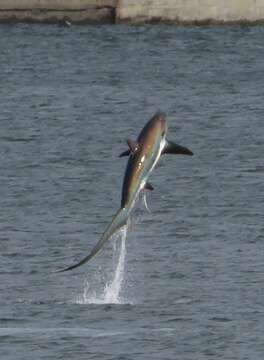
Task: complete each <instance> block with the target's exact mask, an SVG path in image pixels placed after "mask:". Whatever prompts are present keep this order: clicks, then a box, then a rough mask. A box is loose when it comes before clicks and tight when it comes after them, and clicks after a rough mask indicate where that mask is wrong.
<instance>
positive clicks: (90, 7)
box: [0, 0, 264, 25]
mask: <svg viewBox="0 0 264 360" xmlns="http://www.w3.org/2000/svg"><path fill="white" fill-rule="evenodd" d="M263 20H264V0H140V1H138V0H0V22H46V23H60V22H61V23H66V24H68V25H69V24H71V23H117V22H130V23H142V22H143V23H144V22H172V23H179V24H219V23H220V24H221V23H240V22H241V23H261V22H263Z"/></svg>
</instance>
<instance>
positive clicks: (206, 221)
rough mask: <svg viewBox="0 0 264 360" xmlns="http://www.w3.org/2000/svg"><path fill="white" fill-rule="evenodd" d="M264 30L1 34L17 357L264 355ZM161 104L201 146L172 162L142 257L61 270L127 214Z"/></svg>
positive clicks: (1, 187) (8, 29)
mask: <svg viewBox="0 0 264 360" xmlns="http://www.w3.org/2000/svg"><path fill="white" fill-rule="evenodd" d="M263 38H264V28H262V27H254V28H246V27H245V28H240V27H233V28H231V27H230V28H229V27H226V28H225V27H222V28H177V27H166V26H154V27H151V26H146V27H125V26H101V27H89V26H87V27H75V26H72V27H70V28H62V27H57V26H47V27H46V26H25V25H24V26H22V25H18V26H1V27H0V66H1V71H0V83H1V87H0V109H1V112H0V164H1V171H0V199H1V200H0V201H1V206H0V241H1V242H0V244H1V251H0V296H1V298H0V351H1V359H5V360H13V359H19V360H24V359H25V360H31V359H105V360H106V359H120V360H121V359H124V360H132V359H133V360H134V359H170V360H175V359H177V360H193V359H239V360H241V359H263V355H264V342H263V333H264V261H263V260H264V244H263V234H264V215H263V214H264V211H263V210H264V163H263V152H264V145H263V137H264V115H263V114H264V112H263V103H264V101H263V95H264V91H263V84H264V63H263V59H264V42H263ZM157 109H161V110H163V111H165V112H166V113H167V115H168V123H169V136H170V139H173V140H175V141H177V142H178V143H181V144H183V145H185V146H188V147H189V148H190V149H192V150H193V152H194V153H195V156H194V157H192V158H190V157H180V156H167V157H166V158H165V157H164V159H163V160H162V163H161V166H160V167H159V168H158V169H156V170H155V172H154V173H153V175H152V177H151V182H152V184H153V186H154V187H155V191H153V192H152V193H151V194H148V203H149V207H150V208H151V210H152V213H150V214H149V213H147V212H146V211H145V210H144V207H143V206H142V201H141V200H140V201H139V203H138V206H137V209H136V211H135V213H134V216H133V219H132V225H131V229H130V230H129V232H128V237H127V239H126V252H125V251H124V250H123V251H121V255H120V239H117V240H115V241H112V242H111V244H110V243H109V244H108V245H107V246H106V247H105V249H104V250H103V251H102V253H101V254H100V255H99V256H98V257H97V258H96V259H94V261H93V262H91V263H90V264H87V265H86V266H83V267H82V268H79V269H78V270H76V271H74V272H69V273H64V274H56V275H55V274H52V273H51V271H52V270H54V269H57V268H59V267H63V266H66V265H69V264H71V263H73V262H74V261H78V260H79V259H80V258H81V257H82V256H84V255H86V254H87V253H88V251H89V250H90V249H91V247H92V246H93V245H94V244H95V242H96V241H97V240H98V238H99V236H100V235H101V233H102V232H103V230H104V228H105V226H106V225H107V223H108V222H109V221H110V220H111V217H112V216H113V214H114V213H115V211H116V210H117V208H118V206H119V202H120V191H121V186H122V178H123V173H124V169H125V163H126V160H125V159H119V158H118V154H119V153H120V152H121V151H123V150H125V149H126V145H125V139H126V138H127V137H131V138H135V137H136V136H137V134H138V132H139V130H140V129H141V128H142V126H143V125H144V124H145V122H146V121H147V120H148V119H149V117H150V116H151V115H152V114H153V113H154V112H155V111H156V110H157ZM124 240H125V239H124V238H123V245H124ZM114 243H115V244H116V245H115V246H113V244H114ZM122 256H123V257H124V259H123V260H124V264H122ZM120 257H121V258H120ZM117 265H119V266H120V267H119V268H117ZM115 276H117V277H118V276H119V278H118V279H116V283H115V284H113V279H114V277H115ZM113 285H115V286H114V287H113ZM111 286H112V288H111V289H110V290H109V287H111ZM106 295H107V296H108V297H107V296H106ZM110 295H111V296H112V297H111V296H110ZM107 299H108V300H107ZM109 299H110V300H109ZM111 299H112V300H111ZM111 303H113V304H111Z"/></svg>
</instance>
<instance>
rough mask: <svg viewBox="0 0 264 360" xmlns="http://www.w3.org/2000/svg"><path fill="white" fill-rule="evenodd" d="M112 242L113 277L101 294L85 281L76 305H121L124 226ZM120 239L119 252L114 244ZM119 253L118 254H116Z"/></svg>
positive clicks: (124, 241)
mask: <svg viewBox="0 0 264 360" xmlns="http://www.w3.org/2000/svg"><path fill="white" fill-rule="evenodd" d="M115 236H116V239H115V242H114V259H115V258H117V255H118V258H117V265H116V268H115V270H114V276H113V279H112V280H111V281H109V282H108V283H106V284H105V286H104V289H103V292H101V293H99V294H98V292H97V291H96V290H91V289H90V284H89V282H88V281H87V282H86V284H85V287H84V291H83V294H82V295H81V296H79V297H78V298H77V301H76V302H77V303H78V304H122V299H121V296H120V292H121V288H122V284H123V280H124V273H125V257H126V237H127V226H124V227H123V228H122V229H120V230H119V231H118V233H117V234H116V235H115ZM120 237H121V244H120V250H119V249H118V248H119V246H116V245H117V244H116V242H117V241H118V240H119V238H120ZM118 251H119V254H117V253H118Z"/></svg>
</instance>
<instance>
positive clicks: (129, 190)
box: [56, 112, 193, 272]
mask: <svg viewBox="0 0 264 360" xmlns="http://www.w3.org/2000/svg"><path fill="white" fill-rule="evenodd" d="M166 135H167V123H166V119H165V114H164V113H162V112H157V113H156V114H155V115H154V116H153V117H152V118H151V119H150V120H149V121H148V122H147V124H146V125H145V126H144V128H143V129H142V130H141V132H140V134H139V136H138V138H137V141H133V140H130V139H129V140H127V144H128V150H126V151H124V152H123V153H121V154H120V157H122V156H129V159H128V163H127V167H126V171H125V176H124V181H123V188H122V197H121V206H120V209H119V210H118V211H117V213H116V215H115V216H114V217H113V220H112V222H111V223H110V224H109V225H108V227H107V228H106V230H105V232H104V233H103V235H102V237H101V239H100V240H99V241H98V243H97V244H96V245H95V246H94V248H93V249H92V251H91V252H90V253H89V255H87V256H86V257H85V258H83V259H82V260H81V261H80V262H78V263H77V264H74V265H71V266H69V267H67V268H65V269H62V270H57V271H56V272H63V271H69V270H73V269H75V268H77V267H79V266H81V265H83V264H84V263H86V262H87V261H89V260H91V259H92V258H93V257H94V256H95V255H97V254H98V253H99V251H100V250H101V249H102V247H103V245H104V244H105V243H106V242H107V240H109V239H110V238H111V237H112V235H113V234H114V233H115V232H116V231H117V230H119V229H120V228H121V227H123V226H125V225H126V224H127V222H128V219H129V215H130V213H131V211H132V209H133V207H134V204H135V202H136V200H137V198H138V195H139V193H140V192H141V191H142V190H145V189H148V190H153V187H152V185H151V184H150V183H149V182H148V178H149V175H150V174H151V172H152V170H153V169H154V168H155V166H156V165H157V163H158V161H159V159H160V157H161V155H163V154H183V155H193V153H192V151H191V150H189V149H187V148H186V147H183V146H181V145H177V144H175V143H173V142H171V141H169V140H167V138H166Z"/></svg>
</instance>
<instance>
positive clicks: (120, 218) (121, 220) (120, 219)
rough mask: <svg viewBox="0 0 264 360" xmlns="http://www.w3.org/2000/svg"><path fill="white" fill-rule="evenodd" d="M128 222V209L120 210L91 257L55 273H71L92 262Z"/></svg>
mask: <svg viewBox="0 0 264 360" xmlns="http://www.w3.org/2000/svg"><path fill="white" fill-rule="evenodd" d="M127 220H128V210H127V209H126V208H122V209H120V210H119V211H118V212H117V213H116V215H115V216H114V218H113V220H112V222H111V223H110V224H109V225H108V227H107V228H106V230H105V232H104V233H103V235H102V237H101V239H100V240H99V241H98V243H97V244H96V245H95V247H94V248H93V249H92V251H91V252H90V254H89V255H87V256H86V257H85V258H83V259H82V260H81V261H80V262H78V263H77V264H74V265H71V266H69V267H67V268H65V269H62V270H56V271H55V272H56V273H57V272H63V271H69V270H73V269H75V268H77V267H79V266H81V265H83V264H85V263H86V262H87V261H89V260H91V259H92V258H93V257H94V256H95V255H96V254H98V253H99V251H100V250H101V249H102V247H103V245H104V244H105V243H106V242H107V240H109V239H110V238H111V236H112V235H113V234H114V233H115V232H116V231H117V230H118V229H120V228H121V227H122V226H124V225H126V223H127Z"/></svg>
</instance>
